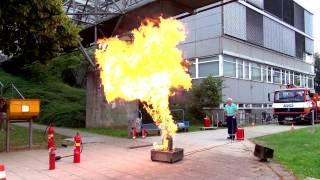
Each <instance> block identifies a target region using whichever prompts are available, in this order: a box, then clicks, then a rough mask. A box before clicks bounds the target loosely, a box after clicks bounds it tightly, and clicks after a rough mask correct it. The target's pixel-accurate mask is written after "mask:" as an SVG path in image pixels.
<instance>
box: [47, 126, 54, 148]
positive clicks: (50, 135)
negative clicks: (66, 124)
mask: <svg viewBox="0 0 320 180" xmlns="http://www.w3.org/2000/svg"><path fill="white" fill-rule="evenodd" d="M53 147H54V129H53V127H52V126H51V125H50V126H49V128H48V149H50V148H53Z"/></svg>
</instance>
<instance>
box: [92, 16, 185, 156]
mask: <svg viewBox="0 0 320 180" xmlns="http://www.w3.org/2000/svg"><path fill="white" fill-rule="evenodd" d="M132 35H133V41H132V42H128V41H124V40H121V39H119V38H118V37H112V38H108V39H100V40H99V41H98V44H100V45H101V46H102V47H104V48H102V49H97V50H96V52H95V55H96V59H97V62H98V64H99V67H100V78H101V80H102V84H103V86H104V92H105V97H106V99H107V100H108V101H109V102H112V101H115V100H117V99H122V100H125V101H134V100H140V101H143V102H145V103H146V104H147V105H146V106H145V108H146V110H147V112H148V113H149V114H150V115H151V117H152V118H153V120H154V121H155V123H156V124H157V125H158V126H159V127H160V129H161V134H162V140H163V142H162V144H161V145H155V148H157V149H162V150H168V141H167V138H168V137H169V136H171V137H173V136H174V135H175V133H176V131H177V125H176V124H175V123H174V121H173V117H172V115H171V113H170V109H169V96H171V95H173V94H174V93H173V92H172V89H176V88H183V89H187V90H188V89H190V88H191V78H190V75H189V74H188V73H187V72H186V71H187V68H186V67H185V65H186V63H185V62H184V60H183V57H182V52H181V51H180V50H179V49H178V48H177V45H178V44H179V43H180V42H182V41H183V40H184V39H185V37H186V34H185V29H184V26H183V24H182V23H181V22H180V21H178V20H175V19H172V18H169V19H163V18H161V17H160V20H159V22H158V23H155V22H153V21H150V20H148V21H147V22H146V23H145V24H142V25H141V26H140V27H139V28H138V29H135V30H133V31H132Z"/></svg>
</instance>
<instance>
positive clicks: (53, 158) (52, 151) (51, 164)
mask: <svg viewBox="0 0 320 180" xmlns="http://www.w3.org/2000/svg"><path fill="white" fill-rule="evenodd" d="M55 168H56V151H55V148H54V147H52V148H50V149H49V170H54V169H55Z"/></svg>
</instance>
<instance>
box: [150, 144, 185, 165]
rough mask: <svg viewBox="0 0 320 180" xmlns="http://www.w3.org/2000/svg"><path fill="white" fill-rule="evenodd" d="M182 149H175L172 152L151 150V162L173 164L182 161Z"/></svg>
mask: <svg viewBox="0 0 320 180" xmlns="http://www.w3.org/2000/svg"><path fill="white" fill-rule="evenodd" d="M183 156H184V155H183V149H182V148H175V149H174V150H172V151H160V150H155V149H152V150H151V160H152V161H160V162H168V163H174V162H178V161H180V160H182V159H183Z"/></svg>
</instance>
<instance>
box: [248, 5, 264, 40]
mask: <svg viewBox="0 0 320 180" xmlns="http://www.w3.org/2000/svg"><path fill="white" fill-rule="evenodd" d="M246 20H247V41H248V42H251V43H253V44H257V45H260V46H262V45H263V16H262V15H261V14H259V13H257V12H255V11H253V10H251V9H249V8H247V11H246Z"/></svg>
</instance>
